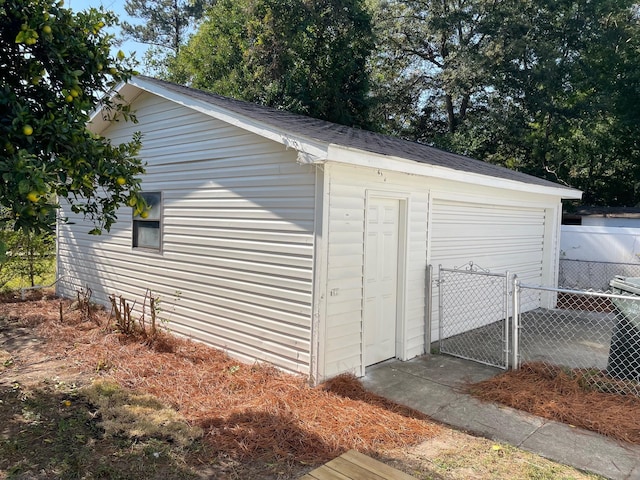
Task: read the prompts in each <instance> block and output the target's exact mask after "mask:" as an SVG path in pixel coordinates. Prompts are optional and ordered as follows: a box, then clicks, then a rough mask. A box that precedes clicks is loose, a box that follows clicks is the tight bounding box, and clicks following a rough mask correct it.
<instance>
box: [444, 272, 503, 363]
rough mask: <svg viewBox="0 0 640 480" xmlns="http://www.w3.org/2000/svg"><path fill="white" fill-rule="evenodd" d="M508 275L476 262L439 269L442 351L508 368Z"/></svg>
mask: <svg viewBox="0 0 640 480" xmlns="http://www.w3.org/2000/svg"><path fill="white" fill-rule="evenodd" d="M507 277H508V275H507V274H493V273H490V272H487V271H483V270H482V269H480V268H478V267H477V266H475V265H473V263H470V264H469V266H467V268H466V269H464V270H462V269H444V268H440V269H439V274H438V282H437V283H438V286H439V300H440V308H439V319H440V323H439V338H440V340H439V343H438V347H439V351H440V353H445V354H448V355H453V356H456V357H461V358H466V359H469V360H474V361H476V362H479V363H483V364H486V365H491V366H496V367H500V368H507V366H508V351H509V328H508V324H507V318H508V317H509V315H508V311H509V302H508V301H507V299H508V297H509V295H508V289H509V285H510V283H509V282H508V278H507Z"/></svg>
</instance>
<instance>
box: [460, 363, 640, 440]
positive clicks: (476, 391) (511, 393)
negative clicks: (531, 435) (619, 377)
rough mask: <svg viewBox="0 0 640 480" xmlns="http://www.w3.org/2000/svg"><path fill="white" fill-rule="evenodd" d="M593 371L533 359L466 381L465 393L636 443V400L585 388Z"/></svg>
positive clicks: (639, 424)
mask: <svg viewBox="0 0 640 480" xmlns="http://www.w3.org/2000/svg"><path fill="white" fill-rule="evenodd" d="M585 375H587V376H589V378H586V377H585ZM592 375H593V372H589V371H583V370H580V369H566V368H560V367H552V366H550V365H546V364H543V363H538V362H532V363H527V364H524V365H523V366H522V367H521V368H520V369H519V370H513V371H509V372H505V373H503V374H501V375H498V376H496V377H493V378H490V379H488V380H485V381H483V382H480V383H476V384H474V385H471V386H470V387H469V391H470V392H471V393H472V394H473V395H475V396H476V397H478V398H480V399H482V400H486V401H490V402H498V403H502V404H504V405H508V406H510V407H513V408H517V409H519V410H523V411H526V412H529V413H533V414H534V415H537V416H540V417H543V418H548V419H550V420H556V421H559V422H563V423H567V424H569V425H573V426H576V427H582V428H585V429H588V430H592V431H594V432H598V433H601V434H602V435H606V436H608V437H612V438H616V439H618V440H623V441H625V442H629V443H635V444H640V398H639V397H636V396H632V395H626V396H625V395H620V394H615V393H605V392H601V391H596V390H594V389H593V387H589V385H593V378H592V377H591V376H592ZM609 382H611V381H609Z"/></svg>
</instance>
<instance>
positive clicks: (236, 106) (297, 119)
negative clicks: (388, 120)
mask: <svg viewBox="0 0 640 480" xmlns="http://www.w3.org/2000/svg"><path fill="white" fill-rule="evenodd" d="M137 78H140V79H142V80H144V81H146V82H149V83H151V84H156V85H158V86H159V87H162V88H164V89H166V90H169V91H172V92H175V93H178V94H181V95H186V96H188V97H192V98H194V99H197V100H199V101H202V102H206V103H208V104H211V105H212V106H215V107H218V108H222V109H224V110H227V111H229V112H233V113H235V114H237V115H240V116H243V117H246V118H250V119H252V120H254V121H258V122H261V123H264V124H265V125H269V126H271V127H273V128H276V129H279V130H282V131H286V132H289V133H290V134H292V135H296V136H299V137H304V138H307V139H310V140H314V141H316V142H320V143H325V144H327V145H331V144H333V145H339V146H342V147H347V148H353V149H358V150H362V151H365V152H372V153H375V154H379V155H385V156H389V157H394V158H403V159H407V160H412V161H415V162H419V163H423V164H427V165H433V166H438V167H444V168H450V169H453V170H458V171H462V172H469V173H474V174H479V175H485V176H491V177H496V178H501V179H505V180H511V181H516V182H521V183H526V184H530V185H538V186H542V187H552V188H561V189H566V190H567V191H572V192H576V190H574V189H572V188H569V187H565V186H564V185H560V184H557V183H554V182H550V181H548V180H544V179H541V178H538V177H534V176H532V175H527V174H525V173H522V172H517V171H515V170H510V169H508V168H505V167H501V166H499V165H493V164H490V163H487V162H484V161H481V160H476V159H474V158H470V157H466V156H464V155H458V154H454V153H450V152H446V151H444V150H440V149H438V148H434V147H431V146H428V145H424V144H422V143H417V142H411V141H408V140H404V139H401V138H396V137H392V136H389V135H382V134H379V133H374V132H370V131H367V130H361V129H358V128H352V127H347V126H344V125H338V124H336V123H331V122H327V121H324V120H318V119H316V118H311V117H307V116H304V115H299V114H295V113H291V112H287V111H285V110H278V109H275V108H271V107H266V106H263V105H258V104H255V103H250V102H245V101H241V100H235V99H232V98H228V97H223V96H221V95H216V94H214V93H210V92H205V91H202V90H197V89H194V88H189V87H184V86H182V85H177V84H175V83H171V82H166V81H163V80H158V79H156V78H151V77H146V76H143V75H140V76H139V77H137Z"/></svg>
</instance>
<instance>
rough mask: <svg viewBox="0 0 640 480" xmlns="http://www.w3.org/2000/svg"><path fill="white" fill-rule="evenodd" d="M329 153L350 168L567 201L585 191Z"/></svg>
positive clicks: (337, 148) (355, 152) (344, 151)
mask: <svg viewBox="0 0 640 480" xmlns="http://www.w3.org/2000/svg"><path fill="white" fill-rule="evenodd" d="M328 153H329V155H328V160H329V161H335V162H340V163H347V164H350V165H357V166H362V167H369V168H379V169H382V170H390V171H394V172H401V173H407V174H411V175H419V176H423V177H432V178H440V179H443V180H452V181H456V182H463V183H469V184H473V185H482V186H486V187H494V188H501V189H506V190H516V191H526V192H531V193H539V194H544V195H554V196H557V197H560V198H563V199H567V200H569V199H571V200H579V199H581V198H582V192H581V191H580V190H576V189H572V188H562V187H547V186H544V185H534V184H530V183H525V182H518V181H515V180H508V179H506V178H498V177H492V176H490V175H481V174H479V173H472V172H465V171H463V170H456V169H453V168H446V167H441V166H437V165H430V164H428V163H421V162H417V161H414V160H408V159H406V158H402V157H395V156H388V155H381V154H377V153H372V152H368V151H366V150H360V149H356V148H350V147H344V146H342V145H335V144H331V145H329V152H328Z"/></svg>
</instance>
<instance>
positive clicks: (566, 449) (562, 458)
mask: <svg viewBox="0 0 640 480" xmlns="http://www.w3.org/2000/svg"><path fill="white" fill-rule="evenodd" d="M519 446H520V447H521V448H524V449H525V450H529V451H530V452H534V453H537V454H539V455H542V456H543V457H546V458H549V459H550V460H553V461H555V462H559V463H564V464H565V465H573V466H576V467H577V468H580V469H582V470H588V471H590V472H593V473H597V474H598V475H603V476H605V477H607V478H615V479H630V478H633V477H631V476H630V475H631V472H633V470H634V469H635V468H636V467H637V466H638V465H640V448H639V447H637V446H635V445H629V444H623V443H621V442H616V441H615V440H611V439H610V438H607V437H604V436H602V435H598V434H597V433H594V432H590V431H588V430H583V429H580V428H575V427H571V426H569V425H565V424H563V423H557V422H547V423H546V424H545V425H543V426H542V427H541V428H539V429H538V430H537V431H536V432H535V433H534V434H533V435H531V436H530V437H529V438H528V439H527V440H525V441H524V442H523V443H522V444H521V445H519ZM635 478H637V477H635Z"/></svg>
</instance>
